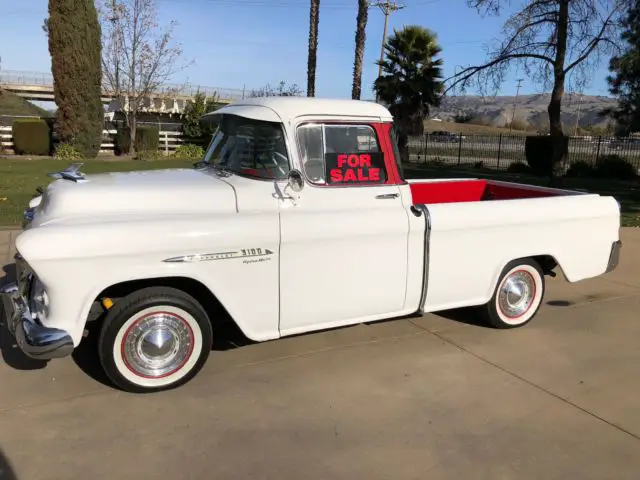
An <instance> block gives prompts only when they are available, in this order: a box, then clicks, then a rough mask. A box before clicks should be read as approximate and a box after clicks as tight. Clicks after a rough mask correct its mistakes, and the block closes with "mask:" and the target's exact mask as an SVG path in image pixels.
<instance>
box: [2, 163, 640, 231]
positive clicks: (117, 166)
mask: <svg viewBox="0 0 640 480" xmlns="http://www.w3.org/2000/svg"><path fill="white" fill-rule="evenodd" d="M68 164H69V162H66V161H62V162H61V161H56V160H52V159H49V158H45V159H35V160H27V159H24V158H0V226H18V225H20V223H21V222H22V214H23V211H24V209H25V208H26V206H27V204H28V202H29V200H31V198H32V196H33V194H34V193H35V190H36V187H38V186H42V187H44V186H46V185H47V184H48V183H49V182H51V181H53V179H52V178H50V177H48V176H47V173H50V172H57V171H59V170H62V169H63V168H65V167H66V166H67V165H68ZM160 168H193V162H192V161H188V160H187V161H185V160H174V159H171V160H157V161H152V162H142V161H139V160H89V161H86V162H85V164H84V165H83V167H82V171H83V172H85V173H102V172H116V171H121V172H122V171H131V170H153V169H160ZM405 176H406V177H407V178H447V177H478V178H494V179H496V180H505V181H511V182H518V183H528V184H532V185H547V179H545V178H540V177H534V176H531V175H515V174H509V173H505V172H497V171H495V170H489V169H453V168H433V167H431V168H426V167H422V168H421V167H417V166H414V165H407V166H405ZM562 188H568V189H572V190H583V191H589V192H595V193H600V194H602V195H612V196H614V197H615V198H616V199H617V200H618V201H619V202H620V203H621V204H622V225H623V226H634V227H635V226H640V184H638V183H631V182H618V181H613V180H611V181H609V180H595V179H580V178H567V179H564V184H563V186H562Z"/></svg>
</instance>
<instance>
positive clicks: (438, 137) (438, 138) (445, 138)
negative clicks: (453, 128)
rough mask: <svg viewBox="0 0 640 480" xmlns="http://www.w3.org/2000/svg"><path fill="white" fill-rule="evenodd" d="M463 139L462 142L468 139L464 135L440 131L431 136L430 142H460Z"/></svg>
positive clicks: (432, 133)
mask: <svg viewBox="0 0 640 480" xmlns="http://www.w3.org/2000/svg"><path fill="white" fill-rule="evenodd" d="M461 138H462V140H465V139H466V137H465V136H464V135H462V134H459V133H452V132H447V131H445V130H438V131H435V132H431V133H430V134H429V140H432V141H434V142H459V141H460V139H461Z"/></svg>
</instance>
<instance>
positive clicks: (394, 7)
mask: <svg viewBox="0 0 640 480" xmlns="http://www.w3.org/2000/svg"><path fill="white" fill-rule="evenodd" d="M369 6H371V7H379V8H380V10H382V13H383V14H384V31H383V33H382V45H381V46H380V64H381V65H378V77H380V76H381V75H382V61H383V60H384V43H385V42H386V41H387V30H388V28H389V15H391V14H392V13H393V12H397V11H398V10H402V9H403V8H405V6H404V5H398V3H397V2H396V1H395V0H393V1H392V0H385V1H378V2H373V3H370V4H369ZM376 100H379V99H378V98H376Z"/></svg>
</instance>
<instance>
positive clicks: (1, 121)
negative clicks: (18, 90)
mask: <svg viewBox="0 0 640 480" xmlns="http://www.w3.org/2000/svg"><path fill="white" fill-rule="evenodd" d="M18 116H33V117H49V116H51V114H50V113H49V112H47V111H46V110H44V109H43V108H40V107H37V106H36V105H34V104H32V103H31V102H29V101H27V100H25V99H24V98H22V97H19V96H18V95H16V94H14V93H11V92H7V91H5V90H0V125H11V121H12V117H18Z"/></svg>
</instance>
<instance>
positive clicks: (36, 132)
mask: <svg viewBox="0 0 640 480" xmlns="http://www.w3.org/2000/svg"><path fill="white" fill-rule="evenodd" d="M13 149H14V151H15V152H16V154H18V155H49V154H50V153H51V129H50V128H49V125H48V124H47V122H45V121H44V120H40V119H33V118H29V119H22V118H21V119H16V120H14V121H13Z"/></svg>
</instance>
